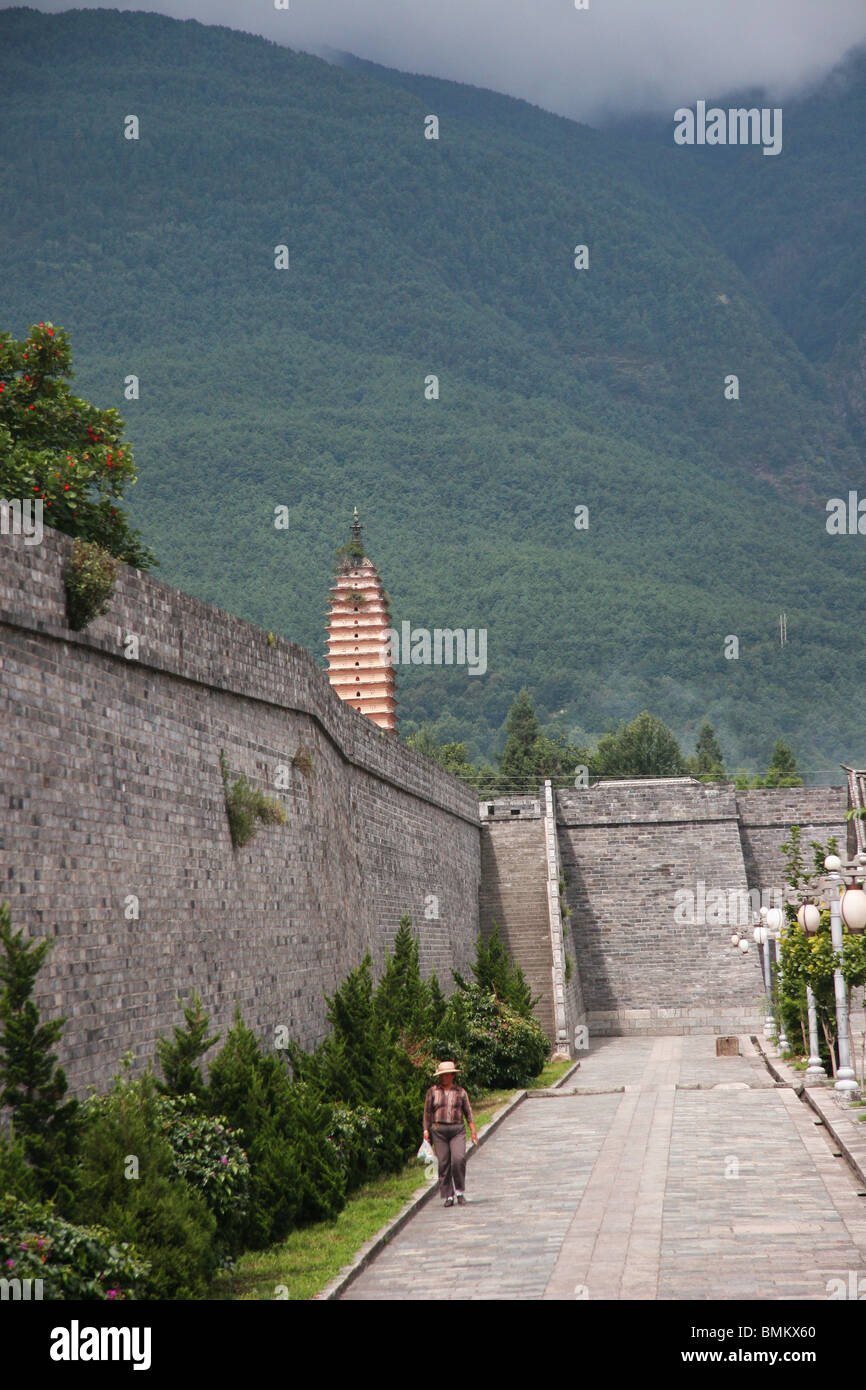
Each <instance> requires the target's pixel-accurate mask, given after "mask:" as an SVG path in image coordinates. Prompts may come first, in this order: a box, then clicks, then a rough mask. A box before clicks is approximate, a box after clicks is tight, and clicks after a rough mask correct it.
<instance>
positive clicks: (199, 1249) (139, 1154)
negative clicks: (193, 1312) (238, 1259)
mask: <svg viewBox="0 0 866 1390" xmlns="http://www.w3.org/2000/svg"><path fill="white" fill-rule="evenodd" d="M83 1112H84V1120H85V1123H84V1129H83V1134H82V1139H81V1152H80V1160H79V1164H78V1172H77V1182H78V1192H77V1195H76V1202H75V1211H74V1219H75V1220H76V1221H77V1222H78V1223H80V1224H81V1225H86V1226H90V1225H95V1224H97V1223H99V1224H101V1225H104V1226H106V1227H107V1228H108V1229H109V1230H110V1231H111V1232H112V1234H113V1235H114V1236H115V1238H116V1239H117V1240H118V1241H129V1242H130V1243H132V1244H133V1245H134V1246H135V1248H136V1249H137V1250H138V1251H139V1252H140V1253H141V1255H143V1256H144V1258H145V1259H146V1260H147V1261H149V1263H150V1266H151V1269H150V1274H149V1276H148V1284H149V1290H148V1293H149V1296H150V1297H151V1298H160V1299H184V1298H203V1297H204V1296H205V1295H206V1293H207V1289H208V1285H209V1283H210V1280H211V1278H212V1277H213V1275H214V1273H215V1271H216V1265H217V1259H218V1250H217V1244H216V1233H217V1223H216V1218H215V1217H214V1215H213V1214H212V1212H211V1211H210V1210H209V1208H208V1204H207V1202H206V1200H205V1198H204V1196H203V1195H202V1194H201V1193H200V1192H195V1191H194V1190H193V1189H192V1187H190V1186H189V1185H188V1184H187V1183H186V1182H185V1181H184V1179H183V1178H182V1177H175V1176H174V1165H175V1160H174V1153H173V1150H172V1147H171V1144H170V1142H169V1139H168V1137H167V1135H166V1127H165V1121H164V1118H163V1114H162V1109H161V1105H160V1098H159V1095H158V1093H157V1090H156V1085H155V1083H154V1078H153V1074H152V1073H151V1072H145V1074H144V1076H142V1077H141V1078H139V1079H137V1080H134V1079H133V1078H132V1077H130V1075H129V1060H128V1059H127V1060H126V1061H125V1062H124V1065H123V1068H122V1070H121V1071H120V1072H119V1073H118V1075H117V1076H115V1078H114V1084H113V1086H112V1089H111V1090H110V1091H109V1092H108V1094H107V1095H104V1096H91V1097H90V1098H89V1099H88V1100H87V1101H86V1102H85V1104H84V1106H83Z"/></svg>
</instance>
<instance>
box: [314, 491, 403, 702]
mask: <svg viewBox="0 0 866 1390" xmlns="http://www.w3.org/2000/svg"><path fill="white" fill-rule="evenodd" d="M339 553H340V554H342V555H343V557H344V558H343V559H342V560H341V562H340V564H339V566H338V569H337V574H336V582H335V583H334V584H333V585H332V587H331V606H330V609H329V612H328V628H327V632H328V679H329V681H330V682H331V685H332V687H333V688H334V690H335V691H336V693H337V694H338V695H339V697H340V699H341V700H345V701H346V703H347V704H349V705H351V706H352V708H353V709H355V710H357V711H358V713H359V714H365V715H366V716H367V718H368V719H372V721H373V723H374V724H376V725H378V727H379V728H380V729H388V730H394V729H395V728H396V725H397V715H396V709H397V701H396V698H395V694H394V671H393V668H392V666H391V660H390V656H389V654H388V632H389V630H390V626H391V615H390V613H389V611H388V596H387V594H386V593H385V590H384V589H383V587H382V580H381V578H380V577H379V571H378V570H377V569H376V566H375V565H374V564H373V562H372V560H369V559H368V558H367V557H366V556H365V554H364V549H363V544H362V541H361V522H360V519H359V517H358V508H357V507H356V508H355V511H354V514H353V516H352V540H351V544H350V545H349V546H347V547H346V549H345V550H344V551H342V552H339Z"/></svg>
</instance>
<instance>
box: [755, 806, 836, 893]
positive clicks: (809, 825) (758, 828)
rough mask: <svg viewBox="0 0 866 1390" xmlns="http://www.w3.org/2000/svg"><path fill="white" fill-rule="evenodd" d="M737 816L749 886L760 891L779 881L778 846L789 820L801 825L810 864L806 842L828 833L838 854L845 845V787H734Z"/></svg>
mask: <svg viewBox="0 0 866 1390" xmlns="http://www.w3.org/2000/svg"><path fill="white" fill-rule="evenodd" d="M736 798H737V815H738V818H739V823H740V839H741V841H742V846H743V858H744V860H745V864H746V874H747V876H748V880H749V887H750V888H755V889H758V890H759V891H760V892H761V893H769V892H771V891H773V890H780V889H781V888H782V887H783V885H784V867H785V865H784V855H783V854H782V850H781V845H782V842H783V840H787V838H788V834H789V832H790V829H791V826H792V825H799V826H800V829H801V832H802V834H801V843H802V846H803V858H804V861H805V862H806V864H808V865H810V866H811V863H812V849H811V841H812V840H818V841H819V842H820V843H821V844H822V845H826V843H827V840H828V839H829V838H830V836H831V835H835V836H836V838H837V840H838V842H839V846H838V848H839V853H840V854H841V856H842V858H843V859H844V858H845V856H846V853H847V849H848V824H847V822H846V820H845V812H846V811H847V809H848V788H847V786H839V787H768V788H767V789H766V790H765V791H738V792H737V793H736Z"/></svg>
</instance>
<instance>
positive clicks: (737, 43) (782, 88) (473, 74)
mask: <svg viewBox="0 0 866 1390" xmlns="http://www.w3.org/2000/svg"><path fill="white" fill-rule="evenodd" d="M589 4H590V8H589V10H580V11H579V10H576V9H575V8H574V0H290V8H289V10H288V11H286V10H276V9H275V7H274V0H161V3H159V0H156V2H155V3H154V2H153V0H152V2H151V3H143V4H123V3H120V2H119V0H106V3H105V4H104V5H102V6H96V5H87V6H77V7H76V8H88V9H92V8H107V9H122V10H148V11H157V12H158V13H160V14H166V15H172V16H174V17H175V18H180V19H190V18H193V19H199V20H201V21H202V22H204V23H210V24H225V25H228V26H229V27H231V28H235V29H245V30H247V31H250V32H253V33H257V34H263V35H265V36H266V37H267V38H270V39H275V40H277V41H278V42H280V43H285V44H288V45H289V46H290V47H292V48H304V49H308V50H312V51H315V50H316V49H317V48H318V47H319V46H323V45H327V46H329V47H331V48H335V49H343V50H346V51H348V52H351V53H356V54H359V55H360V56H361V57H364V58H372V59H374V60H375V61H376V62H380V63H386V64H388V65H389V66H392V67H399V68H404V69H407V70H409V71H412V72H424V73H433V74H435V75H436V76H440V77H449V78H453V79H455V80H457V81H462V82H471V83H473V84H475V85H476V86H482V87H491V88H493V89H494V90H495V91H500V92H507V93H509V94H510V95H512V96H518V97H524V98H526V99H527V100H529V101H532V102H535V103H537V104H538V105H540V106H544V107H547V108H548V109H549V110H553V111H558V112H560V113H561V114H563V115H566V116H573V117H577V118H578V119H583V120H590V121H591V120H596V119H599V118H602V117H603V116H605V115H607V114H612V113H620V112H623V113H628V112H632V111H635V110H658V111H660V112H666V111H668V110H670V109H671V108H672V107H676V106H679V105H681V104H682V105H690V104H693V103H694V101H695V100H697V99H698V98H699V97H713V96H715V95H720V94H724V93H726V92H728V91H730V90H731V89H732V88H742V87H748V86H765V87H766V88H767V91H768V96H775V97H777V98H778V99H780V100H781V99H784V98H785V97H786V96H790V95H792V94H793V93H794V92H796V91H798V90H800V89H802V88H803V87H806V86H808V85H809V84H810V83H812V82H814V81H815V80H816V79H819V78H821V77H822V76H824V75H825V74H826V72H827V71H828V70H829V69H830V68H831V67H832V66H833V65H834V64H835V63H836V62H838V60H839V59H840V58H841V57H842V56H843V54H844V53H845V52H846V50H847V49H849V48H850V47H852V46H853V45H855V44H862V43H864V42H866V0H589ZM0 8H8V6H6V5H5V4H2V5H0ZM33 8H36V9H41V10H51V11H56V10H64V9H70V8H73V7H72V6H70V5H69V4H68V3H64V0H45V2H44V3H42V4H36V5H34V6H33Z"/></svg>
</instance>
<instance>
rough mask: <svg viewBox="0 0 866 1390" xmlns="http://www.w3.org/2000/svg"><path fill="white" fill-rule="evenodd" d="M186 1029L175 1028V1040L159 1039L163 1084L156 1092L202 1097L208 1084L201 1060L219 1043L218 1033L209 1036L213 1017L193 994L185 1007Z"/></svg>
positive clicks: (158, 1053)
mask: <svg viewBox="0 0 866 1390" xmlns="http://www.w3.org/2000/svg"><path fill="white" fill-rule="evenodd" d="M183 1017H184V1023H185V1025H186V1026H185V1027H184V1028H178V1027H177V1026H175V1027H174V1029H173V1031H174V1040H173V1041H170V1040H169V1039H168V1038H165V1037H162V1036H160V1038H159V1039H158V1041H157V1044H156V1051H157V1055H158V1057H159V1062H160V1066H161V1067H162V1074H163V1077H164V1078H165V1079H164V1081H158V1082H157V1089H158V1090H159V1091H160V1092H161V1093H162V1094H163V1095H166V1096H202V1095H203V1094H204V1091H205V1081H204V1077H203V1075H202V1071H201V1067H199V1066H198V1065H197V1063H198V1060H199V1058H200V1057H203V1056H204V1054H205V1053H206V1052H208V1051H209V1050H210V1048H212V1047H213V1045H214V1043H216V1042H219V1037H220V1035H219V1033H212V1034H211V1035H210V1037H208V1036H207V1030H208V1024H209V1022H210V1015H209V1014H206V1013H205V1011H204V1005H203V1004H202V1002H201V999H200V998H199V996H198V994H197V993H196V992H195V991H193V993H192V994H191V995H190V997H189V1000H188V1001H187V1003H186V1004H185V1005H184V1006H183Z"/></svg>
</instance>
